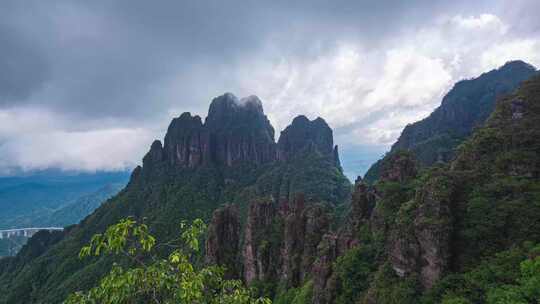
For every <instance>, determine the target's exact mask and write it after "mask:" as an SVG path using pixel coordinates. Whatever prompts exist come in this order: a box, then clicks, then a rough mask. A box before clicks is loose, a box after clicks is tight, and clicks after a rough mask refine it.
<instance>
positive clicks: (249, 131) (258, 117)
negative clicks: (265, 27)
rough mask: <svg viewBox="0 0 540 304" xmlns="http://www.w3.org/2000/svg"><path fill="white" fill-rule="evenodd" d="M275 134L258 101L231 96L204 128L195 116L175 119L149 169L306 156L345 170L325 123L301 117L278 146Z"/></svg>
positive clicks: (220, 100)
mask: <svg viewBox="0 0 540 304" xmlns="http://www.w3.org/2000/svg"><path fill="white" fill-rule="evenodd" d="M274 133H275V132H274V128H273V127H272V125H271V124H270V121H269V120H268V118H267V117H266V115H265V114H264V110H263V106H262V102H261V101H260V100H259V98H258V97H257V96H249V97H245V98H242V99H238V98H237V97H236V96H234V95H233V94H231V93H225V94H223V95H221V96H218V97H216V98H214V99H213V100H212V103H211V104H210V107H209V110H208V116H207V117H206V119H205V121H204V123H203V122H202V119H201V118H200V117H199V116H197V115H195V116H192V115H191V113H189V112H186V113H183V114H182V115H180V116H179V117H177V118H175V119H173V120H172V122H171V124H170V125H169V127H168V129H167V134H166V136H165V140H164V144H163V147H162V146H161V143H160V142H159V141H155V142H154V143H153V144H152V147H151V148H150V152H149V153H148V154H147V156H146V157H145V160H144V161H143V169H144V170H145V171H154V170H156V168H160V167H168V168H171V167H172V168H174V169H176V168H195V167H199V166H207V165H218V166H228V167H231V166H235V165H238V164H241V163H246V162H247V163H253V164H257V165H261V164H266V163H269V162H275V161H288V160H291V159H294V158H295V157H296V156H298V155H304V154H305V153H306V152H312V153H319V154H320V155H323V156H327V157H328V158H329V159H330V160H331V161H332V163H333V164H334V165H335V166H336V167H338V168H341V167H340V161H339V155H338V149H337V146H335V147H334V146H333V135H332V130H331V129H330V127H329V126H328V124H327V123H326V122H325V121H324V120H323V119H322V118H317V119H315V120H313V121H310V120H309V119H307V118H306V117H305V116H298V117H296V118H295V119H294V120H293V122H292V124H291V125H289V126H288V127H287V128H286V129H285V130H284V131H283V132H282V133H281V136H280V139H279V141H278V143H276V142H275V139H274ZM144 175H148V174H144ZM150 175H152V174H150Z"/></svg>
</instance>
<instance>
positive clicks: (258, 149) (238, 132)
mask: <svg viewBox="0 0 540 304" xmlns="http://www.w3.org/2000/svg"><path fill="white" fill-rule="evenodd" d="M205 127H206V128H207V129H208V130H209V132H210V133H211V145H212V157H213V159H214V160H215V161H216V162H217V163H220V164H226V165H228V166H232V165H234V164H237V163H239V162H243V161H252V162H255V163H257V164H262V163H267V162H270V161H273V160H274V159H275V142H274V128H273V127H272V125H271V124H270V121H269V120H268V118H267V117H266V115H264V111H263V107H262V103H261V101H260V100H259V98H258V97H256V96H249V97H246V98H242V99H240V100H239V99H238V98H237V97H236V96H234V95H233V94H231V93H226V94H224V95H222V96H219V97H216V98H214V100H212V103H211V105H210V109H209V110H208V117H207V118H206V121H205Z"/></svg>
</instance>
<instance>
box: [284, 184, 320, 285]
mask: <svg viewBox="0 0 540 304" xmlns="http://www.w3.org/2000/svg"><path fill="white" fill-rule="evenodd" d="M289 210H290V211H289V212H288V213H287V214H286V215H285V216H284V227H283V246H282V249H281V257H282V269H281V281H282V282H283V283H284V284H285V286H286V287H288V288H289V287H296V286H299V285H300V284H301V283H302V282H303V281H304V279H305V278H306V277H307V276H308V275H309V274H310V272H311V267H312V266H313V262H314V260H315V256H316V252H317V246H318V245H319V242H320V241H321V239H322V237H323V235H324V234H325V233H326V232H327V231H328V229H329V225H330V219H329V217H328V215H327V214H326V212H325V210H324V208H323V207H322V206H320V205H316V204H309V206H306V204H305V200H304V196H303V195H297V196H296V198H295V199H294V201H293V202H292V204H291V205H290V209H289Z"/></svg>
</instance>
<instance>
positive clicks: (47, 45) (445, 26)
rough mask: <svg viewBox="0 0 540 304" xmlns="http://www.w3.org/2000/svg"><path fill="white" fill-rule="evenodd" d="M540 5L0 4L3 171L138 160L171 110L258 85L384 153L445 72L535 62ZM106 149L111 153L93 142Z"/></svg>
mask: <svg viewBox="0 0 540 304" xmlns="http://www.w3.org/2000/svg"><path fill="white" fill-rule="evenodd" d="M539 8H540V7H538V1H536V0H517V1H512V2H510V1H504V0H500V1H499V0H497V1H493V0H479V1H470V0H456V1H446V0H444V1H443V0H440V1H437V0H412V1H401V0H378V1H362V0H347V1H337V0H336V1H330V0H300V1H284V0H273V1H249V0H246V1H232V0H231V1H189V0H185V1H184V0H182V1H179V0H174V1H173V0H162V1H143V0H118V1H108V0H107V1H106V0H95V1H83V0H71V1H68V0H51V1H41V0H28V1H20V0H5V1H0V174H1V171H2V169H3V168H4V167H6V166H12V165H13V166H23V167H25V168H47V167H48V166H57V167H66V168H69V169H77V168H83V169H85V170H91V169H92V168H98V169H107V168H121V167H124V166H126V163H130V164H132V163H133V162H138V161H139V160H140V158H141V155H142V153H144V151H145V150H146V145H147V144H149V143H150V142H151V139H152V138H154V137H158V138H159V137H162V136H163V132H164V129H165V128H166V125H167V123H168V122H169V120H170V118H171V116H173V115H178V114H180V113H181V112H183V111H192V112H196V113H198V114H201V115H203V116H204V114H205V111H206V109H207V106H208V103H209V101H210V100H211V99H212V98H213V97H215V96H217V95H220V94H222V93H223V92H227V91H232V92H235V93H237V94H238V95H250V94H257V95H260V96H261V97H262V99H263V102H264V104H265V109H266V110H267V112H268V114H269V117H270V118H271V119H272V122H273V123H275V124H276V128H278V129H279V128H283V127H285V125H286V124H287V123H288V122H289V121H290V119H291V117H292V116H293V115H296V114H306V115H310V116H314V117H315V116H319V115H321V116H324V117H325V118H326V119H327V120H328V121H329V123H330V124H332V125H333V127H335V130H336V132H335V133H336V138H337V140H338V141H340V142H339V144H342V143H344V144H346V145H349V146H348V147H344V149H343V150H344V151H345V152H344V153H345V154H347V155H353V154H354V153H355V151H356V150H358V149H362V150H364V151H368V152H366V153H367V154H369V155H376V156H375V158H376V157H378V156H379V155H380V150H381V147H382V146H385V145H388V142H391V141H393V139H394V138H395V136H396V134H397V133H398V132H399V130H401V128H402V127H403V126H404V125H405V124H406V123H410V122H412V121H414V120H416V119H418V118H419V117H418V114H417V113H418V112H422V113H429V111H431V110H432V109H433V107H434V106H436V105H437V103H438V102H440V96H439V95H440V94H442V93H443V91H444V90H445V89H447V87H448V86H449V85H450V83H451V82H452V81H457V80H459V77H463V76H464V75H465V76H474V75H475V73H478V72H481V71H485V69H487V68H493V67H494V66H496V64H499V62H498V61H499V59H500V58H507V57H511V56H513V55H514V53H518V52H519V54H520V56H521V55H525V56H529V57H530V58H533V59H535V58H536V57H534V54H533V53H534V51H533V50H535V48H536V45H537V44H536V43H537V42H536V40H534V41H533V40H530V38H531V37H533V36H538V29H539V27H538V26H539V24H540V21H539V20H540V19H538V18H536V15H535V14H532V13H531V12H536V11H538V9H539ZM441 20H442V21H441ZM507 25H509V26H510V27H509V29H508V32H509V33H511V35H507V34H505V31H506V28H505V26H507ZM509 36H511V37H509ZM418 37H421V38H418ZM514 37H520V39H521V40H519V41H518V40H516V41H514V40H513V38H514ZM510 38H512V39H510ZM484 40H485V41H486V42H485V43H484ZM501 43H506V44H505V45H503V47H501V48H500V49H496V48H494V46H497V45H500V44H501ZM484 51H486V52H484ZM487 51H491V52H487ZM477 52H478V53H477ZM479 52H484V54H482V56H480V54H479ZM515 59H517V58H515ZM537 61H539V62H540V57H539V59H538V60H537ZM470 70H474V73H471V72H470ZM422 115H423V114H422ZM389 121H390V123H389ZM373 142H375V143H376V144H374V145H373V146H370V145H372V144H373ZM66 146H69V148H66ZM79 146H80V147H82V148H79ZM110 146H114V147H115V151H118V152H117V153H116V154H114V155H107V154H104V153H99V151H103V150H107V149H108V148H109V147H110ZM358 147H362V148H358ZM36 151H38V152H36ZM366 153H364V154H359V155H362V167H365V166H366V162H367V161H369V157H367V156H366V155H367V154H366ZM364 156H365V157H364ZM345 163H347V161H346V160H345Z"/></svg>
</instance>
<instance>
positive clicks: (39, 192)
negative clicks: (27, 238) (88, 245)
mask: <svg viewBox="0 0 540 304" xmlns="http://www.w3.org/2000/svg"><path fill="white" fill-rule="evenodd" d="M128 178H129V173H128V172H125V171H124V172H97V173H73V172H72V173H66V172H61V171H53V170H49V171H43V172H35V173H33V174H27V175H23V176H9V177H0V229H9V228H25V227H28V226H36V225H40V224H46V223H47V222H49V223H54V222H55V223H66V224H73V223H76V222H77V221H78V220H80V218H82V217H84V216H86V215H87V214H88V213H84V212H83V213H81V214H80V216H79V218H78V219H77V216H75V217H71V220H68V221H64V220H62V219H53V217H54V215H53V214H55V213H56V214H57V215H60V214H59V213H57V212H60V209H62V208H63V207H67V206H68V205H72V204H75V203H77V200H80V199H83V198H82V197H83V196H90V197H92V196H94V197H96V198H103V195H101V194H100V193H105V194H109V195H112V194H114V193H112V192H114V191H112V190H113V189H114V190H119V188H120V187H121V186H122V185H125V184H126V183H127V180H128ZM90 200H92V199H90ZM73 210H74V211H75V209H73ZM80 211H84V210H83V209H81V210H80ZM51 216H53V217H51ZM45 219H48V220H45ZM72 220H75V221H73V222H71V221H72Z"/></svg>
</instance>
